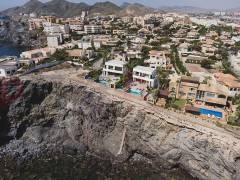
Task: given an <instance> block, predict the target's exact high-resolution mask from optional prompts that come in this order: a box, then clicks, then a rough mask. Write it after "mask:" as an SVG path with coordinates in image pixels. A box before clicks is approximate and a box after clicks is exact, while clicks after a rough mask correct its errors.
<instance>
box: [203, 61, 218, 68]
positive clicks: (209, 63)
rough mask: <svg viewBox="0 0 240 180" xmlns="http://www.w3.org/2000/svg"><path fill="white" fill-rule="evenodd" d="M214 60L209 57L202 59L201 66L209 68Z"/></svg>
mask: <svg viewBox="0 0 240 180" xmlns="http://www.w3.org/2000/svg"><path fill="white" fill-rule="evenodd" d="M214 63H215V62H214V61H213V60H211V59H206V60H203V61H202V62H201V66H202V67H204V68H206V69H211V67H212V65H213V64H214Z"/></svg>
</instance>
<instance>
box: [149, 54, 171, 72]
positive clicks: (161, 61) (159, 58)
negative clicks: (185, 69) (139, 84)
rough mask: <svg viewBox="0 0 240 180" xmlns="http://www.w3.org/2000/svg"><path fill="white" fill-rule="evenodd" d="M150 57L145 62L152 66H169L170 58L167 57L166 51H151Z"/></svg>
mask: <svg viewBox="0 0 240 180" xmlns="http://www.w3.org/2000/svg"><path fill="white" fill-rule="evenodd" d="M149 56H150V58H149V59H148V60H146V61H145V63H147V64H149V67H150V68H153V69H157V67H162V68H164V69H166V68H167V65H168V59H167V58H166V55H165V52H164V51H150V52H149Z"/></svg>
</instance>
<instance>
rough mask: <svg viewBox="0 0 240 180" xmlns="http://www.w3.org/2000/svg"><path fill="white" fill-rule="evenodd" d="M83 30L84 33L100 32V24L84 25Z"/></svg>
mask: <svg viewBox="0 0 240 180" xmlns="http://www.w3.org/2000/svg"><path fill="white" fill-rule="evenodd" d="M84 32H85V33H86V34H99V33H102V26H101V25H85V26H84Z"/></svg>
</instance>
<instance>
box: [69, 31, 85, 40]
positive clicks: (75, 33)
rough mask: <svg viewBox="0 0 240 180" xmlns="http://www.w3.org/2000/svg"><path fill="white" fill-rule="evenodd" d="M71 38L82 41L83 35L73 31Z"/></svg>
mask: <svg viewBox="0 0 240 180" xmlns="http://www.w3.org/2000/svg"><path fill="white" fill-rule="evenodd" d="M71 37H72V39H73V40H75V41H77V40H80V39H82V37H83V35H81V34H78V33H77V32H75V31H73V32H71Z"/></svg>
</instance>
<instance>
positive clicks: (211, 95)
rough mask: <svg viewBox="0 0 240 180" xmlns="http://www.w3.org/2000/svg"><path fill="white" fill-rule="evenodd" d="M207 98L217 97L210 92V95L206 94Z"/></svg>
mask: <svg viewBox="0 0 240 180" xmlns="http://www.w3.org/2000/svg"><path fill="white" fill-rule="evenodd" d="M206 96H207V97H215V94H214V93H210V92H208V93H207V94H206Z"/></svg>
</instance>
